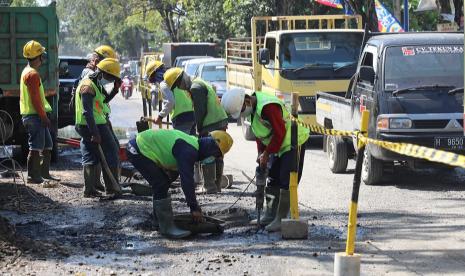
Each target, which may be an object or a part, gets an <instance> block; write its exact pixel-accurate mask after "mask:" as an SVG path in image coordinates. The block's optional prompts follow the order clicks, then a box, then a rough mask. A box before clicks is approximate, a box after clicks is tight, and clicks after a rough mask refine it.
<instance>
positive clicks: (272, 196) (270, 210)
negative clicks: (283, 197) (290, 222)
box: [250, 186, 279, 226]
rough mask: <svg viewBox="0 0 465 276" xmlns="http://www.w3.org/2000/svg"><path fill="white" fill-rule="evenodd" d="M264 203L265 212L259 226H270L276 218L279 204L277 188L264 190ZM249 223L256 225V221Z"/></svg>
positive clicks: (272, 187)
mask: <svg viewBox="0 0 465 276" xmlns="http://www.w3.org/2000/svg"><path fill="white" fill-rule="evenodd" d="M265 202H266V203H265V212H264V214H263V216H262V217H261V218H260V226H265V225H268V224H270V223H271V222H272V221H273V219H274V217H275V216H276V210H277V209H278V203H279V186H271V187H266V188H265ZM250 223H251V224H257V220H256V219H254V220H252V221H251V222H250Z"/></svg>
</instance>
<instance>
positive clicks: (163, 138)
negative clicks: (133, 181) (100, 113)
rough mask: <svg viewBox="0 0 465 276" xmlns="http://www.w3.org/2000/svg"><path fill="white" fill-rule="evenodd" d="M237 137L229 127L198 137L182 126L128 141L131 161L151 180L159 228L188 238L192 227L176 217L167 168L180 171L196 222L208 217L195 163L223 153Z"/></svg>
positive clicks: (184, 190)
mask: <svg viewBox="0 0 465 276" xmlns="http://www.w3.org/2000/svg"><path fill="white" fill-rule="evenodd" d="M232 144H233V140H232V138H231V136H229V134H227V133H226V132H225V131H213V132H211V133H210V135H205V136H203V137H200V138H198V137H196V136H191V135H188V134H186V133H184V132H182V131H179V130H168V129H159V130H152V129H149V130H146V131H143V132H141V133H139V134H138V135H137V137H136V138H135V139H132V140H130V141H129V142H128V145H127V148H126V153H127V156H128V159H129V161H130V162H131V163H132V164H133V165H134V167H135V168H136V169H137V170H138V171H139V172H140V173H141V174H142V176H143V177H144V178H145V179H146V180H147V181H148V182H149V183H150V185H151V186H152V191H153V213H154V217H155V216H156V217H157V219H158V224H159V232H160V233H161V234H163V235H165V236H168V237H170V238H184V237H187V236H189V235H190V232H189V231H185V230H181V229H179V228H178V227H176V226H175V224H174V221H173V208H172V206H171V198H170V196H169V195H168V189H169V186H170V184H171V182H172V180H171V178H170V177H168V175H171V174H170V173H167V171H177V172H178V173H179V175H180V177H181V188H182V190H183V192H184V196H185V198H186V202H187V205H188V206H189V208H190V211H191V214H192V219H193V220H194V222H202V221H203V220H204V218H203V215H202V210H201V208H200V206H199V204H198V202H197V199H196V196H195V184H194V164H195V163H196V162H198V161H200V160H203V159H206V158H208V157H210V156H214V157H223V156H224V155H225V154H226V153H227V152H228V151H229V149H230V148H231V146H232Z"/></svg>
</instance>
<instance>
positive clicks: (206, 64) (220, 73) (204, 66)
mask: <svg viewBox="0 0 465 276" xmlns="http://www.w3.org/2000/svg"><path fill="white" fill-rule="evenodd" d="M194 76H195V77H199V78H201V79H203V80H204V81H208V82H209V83H211V84H212V85H213V87H214V88H215V89H216V94H217V95H218V97H219V98H220V99H221V97H222V96H223V94H224V93H225V92H226V61H225V60H224V59H221V58H215V59H208V60H204V61H203V62H201V63H199V66H198V68H197V71H196V72H195V74H194Z"/></svg>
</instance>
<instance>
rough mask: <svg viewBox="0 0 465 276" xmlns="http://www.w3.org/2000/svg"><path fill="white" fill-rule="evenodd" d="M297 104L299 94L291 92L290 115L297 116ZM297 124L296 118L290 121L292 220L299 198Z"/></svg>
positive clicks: (297, 213)
mask: <svg viewBox="0 0 465 276" xmlns="http://www.w3.org/2000/svg"><path fill="white" fill-rule="evenodd" d="M298 106H299V94H298V93H292V116H294V118H297V116H298ZM297 135H298V125H297V122H296V120H292V122H291V151H292V155H293V158H292V164H291V174H290V176H289V193H290V200H291V204H290V205H291V206H290V207H291V208H290V209H291V218H292V219H294V220H298V219H299V199H298V196H297V184H298V182H299V173H298V171H299V148H298V147H299V145H298V138H297Z"/></svg>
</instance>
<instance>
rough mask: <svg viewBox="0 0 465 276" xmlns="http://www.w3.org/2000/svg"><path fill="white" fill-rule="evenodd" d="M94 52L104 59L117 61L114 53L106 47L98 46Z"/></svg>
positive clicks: (109, 47)
mask: <svg viewBox="0 0 465 276" xmlns="http://www.w3.org/2000/svg"><path fill="white" fill-rule="evenodd" d="M94 52H96V53H97V54H99V55H100V56H102V57H104V58H115V59H117V58H118V57H117V56H116V51H115V50H114V49H113V48H112V47H111V46H108V45H100V46H98V47H97V48H95V50H94Z"/></svg>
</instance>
